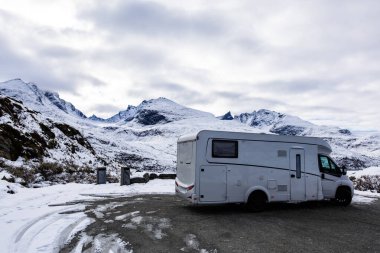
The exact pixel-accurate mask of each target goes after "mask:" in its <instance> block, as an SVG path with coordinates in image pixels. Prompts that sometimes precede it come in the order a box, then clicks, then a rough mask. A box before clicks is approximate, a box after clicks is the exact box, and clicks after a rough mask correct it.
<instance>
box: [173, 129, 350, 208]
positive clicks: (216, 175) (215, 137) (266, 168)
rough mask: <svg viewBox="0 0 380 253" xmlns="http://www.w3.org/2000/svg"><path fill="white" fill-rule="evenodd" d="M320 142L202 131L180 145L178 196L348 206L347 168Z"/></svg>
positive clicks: (182, 139)
mask: <svg viewBox="0 0 380 253" xmlns="http://www.w3.org/2000/svg"><path fill="white" fill-rule="evenodd" d="M331 152H332V150H331V147H330V145H329V144H328V143H327V142H326V141H324V140H323V139H320V138H315V137H298V136H280V135H273V134H256V133H239V132H224V131H211V130H203V131H200V132H198V133H196V134H193V135H187V136H182V137H180V138H179V139H178V141H177V177H176V179H175V189H176V194H177V195H179V196H181V197H183V198H185V199H187V200H189V201H190V202H191V203H193V204H197V205H204V204H222V203H246V204H247V206H248V207H249V208H250V209H251V210H253V211H260V210H262V209H263V208H264V207H265V204H266V203H268V202H290V203H296V202H303V201H315V200H324V199H331V200H335V201H336V202H337V203H339V204H341V205H349V204H350V202H351V199H352V196H353V194H354V189H353V184H352V182H351V181H350V180H349V178H348V177H347V176H346V168H345V167H339V166H338V165H337V164H336V163H335V162H334V161H333V159H331V157H330V156H329V155H330V153H331Z"/></svg>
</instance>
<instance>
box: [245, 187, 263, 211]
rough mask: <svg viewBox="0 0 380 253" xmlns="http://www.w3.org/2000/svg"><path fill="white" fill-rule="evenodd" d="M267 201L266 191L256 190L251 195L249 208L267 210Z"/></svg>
mask: <svg viewBox="0 0 380 253" xmlns="http://www.w3.org/2000/svg"><path fill="white" fill-rule="evenodd" d="M267 202H268V199H267V195H266V194H265V193H264V192H262V191H255V192H252V193H251V195H249V198H248V201H247V208H248V210H249V211H251V212H261V211H264V210H265V207H266V204H267Z"/></svg>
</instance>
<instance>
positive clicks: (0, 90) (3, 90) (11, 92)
mask: <svg viewBox="0 0 380 253" xmlns="http://www.w3.org/2000/svg"><path fill="white" fill-rule="evenodd" d="M0 94H2V95H5V96H8V97H11V98H14V99H17V100H20V101H22V102H23V103H24V104H25V105H26V106H27V107H30V108H31V109H34V110H36V111H49V112H50V113H52V112H55V114H57V113H58V114H59V113H60V112H64V113H65V114H68V115H74V116H77V117H80V118H86V116H85V115H84V114H83V113H82V112H81V111H79V110H78V109H76V108H75V106H74V105H73V104H71V103H69V102H66V101H65V100H63V99H61V98H60V97H59V94H58V93H56V92H52V91H48V90H42V89H40V88H39V87H38V85H37V84H35V83H26V82H24V81H23V80H22V79H20V78H17V79H12V80H9V81H6V82H2V83H0ZM57 109H58V110H57Z"/></svg>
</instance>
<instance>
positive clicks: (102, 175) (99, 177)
mask: <svg viewBox="0 0 380 253" xmlns="http://www.w3.org/2000/svg"><path fill="white" fill-rule="evenodd" d="M106 180H107V175H106V167H99V168H98V169H97V171H96V183H97V184H105V183H106Z"/></svg>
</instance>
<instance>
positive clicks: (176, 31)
mask: <svg viewBox="0 0 380 253" xmlns="http://www.w3.org/2000/svg"><path fill="white" fill-rule="evenodd" d="M80 15H81V16H82V15H83V16H84V17H86V18H87V19H88V20H90V21H91V22H93V23H94V24H95V25H96V26H97V27H98V28H101V29H104V30H106V31H108V32H117V33H135V34H139V35H143V36H148V37H154V36H174V37H178V38H180V37H182V36H188V35H201V36H207V37H210V36H215V35H219V34H221V33H222V32H223V20H222V19H218V18H216V17H214V15H212V14H211V13H207V12H206V13H198V12H197V13H191V12H189V11H184V10H181V9H172V8H169V7H167V6H165V5H162V4H160V3H157V2H148V1H134V2H130V1H116V3H114V4H113V5H112V4H104V3H102V4H98V5H96V6H94V7H93V8H90V9H88V10H85V11H83V13H80Z"/></svg>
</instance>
